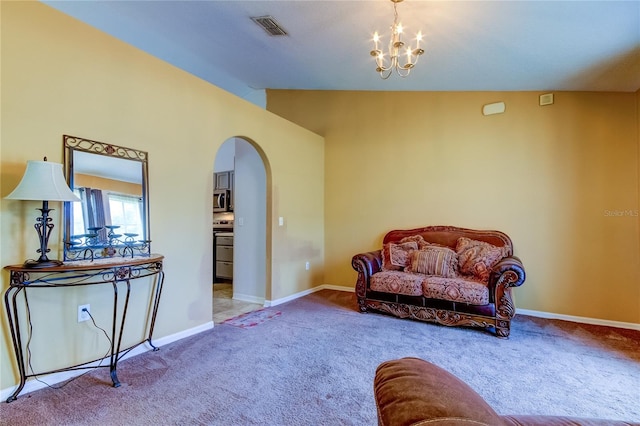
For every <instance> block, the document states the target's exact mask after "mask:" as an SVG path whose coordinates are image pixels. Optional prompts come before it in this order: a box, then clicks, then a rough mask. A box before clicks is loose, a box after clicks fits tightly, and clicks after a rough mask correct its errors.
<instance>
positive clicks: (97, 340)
mask: <svg viewBox="0 0 640 426" xmlns="http://www.w3.org/2000/svg"><path fill="white" fill-rule="evenodd" d="M0 5H1V19H2V21H1V24H2V25H1V26H2V40H1V43H2V45H1V48H2V75H1V79H2V80H1V85H2V100H1V102H2V103H1V107H2V109H1V130H0V131H1V134H0V136H1V141H2V145H1V154H2V159H1V163H0V164H1V167H2V168H1V176H2V182H1V187H0V190H1V193H0V195H1V196H3V197H4V196H6V195H7V194H8V193H9V192H10V191H11V190H12V189H13V188H14V187H15V185H17V183H18V181H19V180H20V178H21V176H22V174H23V172H24V169H25V165H26V161H27V160H30V159H40V158H42V157H43V156H45V155H46V156H47V157H48V159H49V161H56V162H62V159H63V145H62V135H63V134H70V135H76V136H81V137H87V138H90V139H93V140H98V141H103V142H111V143H114V144H117V145H120V146H128V147H133V148H137V149H140V150H143V151H147V152H148V153H149V183H150V219H151V237H152V240H153V243H152V248H153V251H154V252H159V253H162V254H164V255H165V256H166V260H165V272H166V281H165V287H164V292H163V295H162V301H161V305H160V310H159V314H158V320H157V323H156V329H155V331H156V332H155V337H156V338H160V337H164V336H169V335H171V334H174V333H179V332H182V331H184V330H189V329H191V328H193V327H198V326H201V325H203V324H207V323H209V322H210V321H211V320H212V286H211V283H212V270H211V269H212V234H211V222H212V212H211V205H212V203H211V198H212V193H213V179H212V177H213V163H214V158H215V155H216V151H217V149H218V148H219V147H220V145H221V144H222V143H223V142H224V141H225V140H226V139H228V138H230V137H232V136H242V137H244V138H246V139H247V140H250V141H252V142H254V143H255V144H256V145H257V147H258V149H259V151H260V152H261V156H262V158H263V159H264V160H265V161H266V166H265V169H266V170H267V182H268V188H267V197H268V198H269V199H270V201H269V203H268V210H267V227H268V230H267V234H268V238H267V239H268V240H271V245H270V246H269V247H268V248H267V254H268V256H269V258H268V259H267V260H266V262H267V271H268V272H267V274H268V276H267V279H268V280H269V281H270V282H268V283H266V284H265V285H266V286H267V287H266V296H267V299H270V300H276V299H279V298H284V297H287V296H290V295H292V294H294V293H296V292H300V291H303V290H306V289H309V288H312V287H314V286H317V285H319V284H321V283H322V282H323V281H324V277H323V276H322V275H321V274H320V273H318V271H322V270H323V263H324V242H323V239H324V228H323V226H324V225H323V221H324V204H323V203H324V142H323V139H322V138H321V137H319V136H317V135H315V134H313V133H311V132H309V131H307V130H305V129H302V128H300V127H298V126H296V125H294V124H292V123H290V122H288V121H286V120H283V119H282V118H280V117H277V116H275V115H273V114H271V113H269V112H266V111H264V110H263V109H260V108H258V107H256V106H254V105H252V104H250V103H248V102H245V101H243V100H241V99H239V98H237V97H235V96H233V95H231V94H229V93H227V92H224V91H222V90H220V89H218V88H216V87H214V86H212V85H210V84H207V83H205V82H204V81H202V80H200V79H198V78H195V77H193V76H192V75H189V74H187V73H185V72H183V71H180V70H178V69H176V68H174V67H172V66H169V65H167V64H166V63H164V62H162V61H160V60H158V59H155V58H153V57H151V56H150V55H147V54H145V53H142V52H140V51H138V50H137V49H134V48H132V47H131V46H129V45H126V44H124V43H122V42H120V41H118V40H116V39H114V38H112V37H109V36H107V35H105V34H103V33H101V32H99V31H97V30H95V29H92V28H90V27H89V26H87V25H85V24H82V23H79V22H78V21H75V20H74V19H71V18H69V17H67V16H66V15H63V14H61V13H60V12H57V11H55V10H53V9H51V8H49V7H48V6H46V5H43V4H42V3H39V2H0ZM53 204H54V205H53V206H52V207H53V208H55V209H56V211H55V212H54V213H53V221H54V224H55V226H56V227H55V229H54V234H53V236H52V239H51V242H50V247H51V248H52V256H51V257H58V256H60V253H59V251H60V249H61V245H60V238H61V237H60V234H61V230H62V226H61V210H60V206H59V205H55V204H56V203H53ZM36 207H38V203H36V202H22V201H13V200H4V199H2V200H0V213H1V216H0V233H1V243H0V248H1V253H0V263H1V264H2V265H8V264H18V263H21V262H22V261H24V260H25V259H26V258H29V257H31V258H32V257H34V256H35V254H36V253H35V250H36V248H37V238H36V235H35V232H34V231H33V223H34V222H35V214H36V213H34V209H35V208H36ZM279 216H283V217H284V218H285V226H284V227H279V226H277V217H279ZM274 219H275V220H274ZM301 245H302V246H305V247H309V248H310V249H311V251H312V252H313V255H314V258H313V259H310V261H311V262H312V264H313V265H316V271H315V273H314V274H313V275H312V274H311V273H310V271H305V269H304V262H303V261H301V260H300V259H298V258H297V257H295V256H294V254H295V253H293V251H292V248H294V247H299V246H301ZM0 276H1V288H2V290H3V292H4V290H5V289H6V288H7V286H8V274H7V272H6V271H3V272H2V274H1V275H0ZM140 287H141V288H142V290H140V289H138V286H136V289H134V293H135V294H134V296H133V297H134V300H133V301H132V302H131V303H133V305H132V307H131V308H130V314H131V315H132V316H131V317H130V318H129V320H128V325H127V326H128V327H129V326H131V327H134V326H135V324H136V318H137V317H140V316H141V315H140V312H144V309H140V307H141V306H144V298H145V297H146V296H147V295H148V289H146V290H145V289H144V287H143V286H142V285H141V286H140ZM111 297H112V296H111V290H110V289H109V288H106V287H104V288H95V287H92V288H84V289H65V290H60V289H53V290H42V291H31V292H30V305H31V310H32V313H33V314H34V318H33V320H34V333H35V334H34V339H33V341H32V350H33V353H34V368H36V370H42V369H45V368H52V367H55V366H60V365H64V364H66V363H67V362H69V361H73V362H76V361H86V360H87V359H92V358H91V357H93V358H95V357H97V356H102V355H103V354H104V352H105V348H106V342H105V339H104V337H103V336H101V333H100V332H99V331H97V330H95V329H94V328H93V327H91V326H89V323H80V324H78V323H77V322H76V307H77V304H80V303H90V304H91V309H92V312H95V313H96V314H97V316H98V317H97V320H98V323H99V324H102V325H103V326H105V327H107V328H108V326H109V324H110V317H109V309H110V307H111ZM136 307H137V308H136ZM0 317H1V319H0V321H1V324H2V340H1V342H2V343H1V348H0V350H1V353H0V363H1V371H0V375H1V377H2V379H1V382H0V388H2V389H6V388H7V387H9V386H13V385H14V384H15V383H17V369H16V365H15V362H14V355H13V353H12V349H11V342H10V338H9V335H8V331H7V322H6V315H5V312H4V309H3V311H2V314H1V316H0ZM43 353H45V354H46V355H45V356H42V354H43Z"/></svg>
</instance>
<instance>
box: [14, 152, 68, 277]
mask: <svg viewBox="0 0 640 426" xmlns="http://www.w3.org/2000/svg"><path fill="white" fill-rule="evenodd" d="M4 198H5V199H9V200H36V201H42V208H41V209H36V210H40V211H41V212H42V215H41V216H40V217H38V218H36V224H35V225H34V227H35V228H36V231H37V232H38V237H39V238H40V248H39V249H38V250H37V252H38V253H40V257H39V258H38V259H37V260H27V261H26V262H24V265H23V266H24V267H25V268H47V267H51V266H60V265H62V261H60V260H50V259H49V258H48V257H47V253H48V252H49V251H50V249H48V248H47V245H48V244H49V235H50V234H51V230H52V229H53V223H51V218H50V217H49V212H50V211H51V210H53V209H50V208H49V201H80V198H78V197H77V196H76V195H75V194H74V193H73V192H72V191H71V189H69V186H68V185H67V182H66V180H65V179H64V175H63V174H62V164H58V163H50V162H48V161H47V157H45V158H44V161H27V169H26V170H25V172H24V176H22V180H21V181H20V183H19V184H18V186H17V187H16V188H15V189H14V190H13V192H12V193H11V194H9V195H7V196H6V197H4Z"/></svg>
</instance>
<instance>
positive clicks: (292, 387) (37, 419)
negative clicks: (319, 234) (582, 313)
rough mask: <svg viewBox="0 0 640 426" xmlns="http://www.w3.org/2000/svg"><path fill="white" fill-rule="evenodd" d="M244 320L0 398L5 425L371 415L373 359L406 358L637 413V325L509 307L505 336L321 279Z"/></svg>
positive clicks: (487, 390) (500, 384) (585, 406)
mask: <svg viewBox="0 0 640 426" xmlns="http://www.w3.org/2000/svg"><path fill="white" fill-rule="evenodd" d="M269 309H273V310H274V311H280V312H281V314H280V315H278V316H276V317H274V318H272V319H270V320H269V321H266V322H264V323H261V324H259V325H257V326H254V327H251V328H240V327H235V326H232V325H226V324H221V325H216V326H215V328H214V329H213V330H210V331H207V332H204V333H201V334H199V335H197V336H192V337H190V338H187V339H183V340H181V341H179V342H175V343H173V344H170V345H166V346H164V347H162V348H161V350H160V351H158V352H148V353H145V354H142V355H139V356H137V357H134V358H131V359H128V360H126V361H124V362H122V363H121V364H120V365H119V370H118V376H119V378H120V380H121V382H122V383H123V385H122V387H120V388H117V389H116V388H113V387H111V386H110V380H109V377H108V372H107V371H104V370H100V371H95V372H91V373H90V374H87V375H85V376H83V377H81V378H79V379H77V380H75V381H72V382H71V383H69V384H68V385H67V386H65V387H64V388H62V389H58V390H52V389H43V390H40V391H36V392H33V393H31V394H27V395H22V396H20V397H18V400H17V401H14V402H12V403H10V404H6V403H1V404H0V419H1V422H2V424H11V425H26V424H29V425H35V424H38V425H54V424H55V425H58V424H59V425H62V424H64V425H88V424H90V425H117V424H136V425H146V424H160V425H174V424H187V425H375V424H376V422H377V420H376V409H375V403H374V400H373V389H372V382H373V376H374V372H375V369H376V367H377V366H378V364H379V363H380V362H382V361H385V360H389V359H394V358H400V357H404V356H416V357H420V358H423V359H426V360H428V361H431V362H434V363H436V364H438V365H440V366H441V367H443V368H445V369H447V370H448V371H451V372H452V373H454V374H455V375H457V376H458V377H460V378H461V379H463V380H465V381H466V382H467V383H469V384H470V385H471V386H472V387H473V388H474V389H476V390H477V391H478V392H479V393H480V394H481V395H482V396H483V397H484V398H485V399H486V400H487V401H488V402H489V403H490V404H491V405H492V406H493V407H494V408H495V409H496V411H498V412H499V413H500V414H508V413H517V414H553V415H555V414H557V415H569V416H584V417H605V418H612V419H621V420H632V421H636V422H638V421H640V403H639V401H640V332H638V331H631V330H623V329H613V328H608V327H598V326H590V325H584V324H577V323H571V322H566V321H555V320H545V319H539V318H533V317H526V316H517V317H516V319H515V320H514V322H513V325H512V333H511V337H510V338H509V339H508V340H505V339H498V338H496V337H494V336H493V335H492V334H490V333H488V332H485V331H482V330H471V329H464V328H450V327H442V326H437V325H432V324H426V323H420V322H415V321H409V320H400V319H396V318H393V317H388V316H384V315H378V314H361V313H359V312H357V311H356V305H355V296H354V295H353V294H352V293H341V292H336V291H329V290H324V291H321V292H318V293H314V294H311V295H309V296H306V297H303V298H301V299H297V300H294V301H292V302H289V303H286V304H283V305H279V306H277V307H275V308H269Z"/></svg>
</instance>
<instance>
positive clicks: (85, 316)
mask: <svg viewBox="0 0 640 426" xmlns="http://www.w3.org/2000/svg"><path fill="white" fill-rule="evenodd" d="M85 309H86V312H85ZM89 312H91V305H78V322H82V321H89V320H90V319H91V316H90V315H89Z"/></svg>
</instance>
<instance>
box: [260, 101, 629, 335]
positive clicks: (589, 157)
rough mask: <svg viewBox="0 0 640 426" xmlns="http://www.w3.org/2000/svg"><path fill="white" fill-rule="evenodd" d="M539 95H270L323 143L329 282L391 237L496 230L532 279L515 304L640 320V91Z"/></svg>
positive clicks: (343, 281)
mask: <svg viewBox="0 0 640 426" xmlns="http://www.w3.org/2000/svg"><path fill="white" fill-rule="evenodd" d="M538 95H539V93H533V92H531V93H529V92H505V93H482V92H473V93H464V92H429V93H417V92H407V93H392V92H318V91H279V90H271V91H268V93H267V108H268V109H269V110H270V111H272V112H275V113H277V114H280V115H282V116H283V117H285V118H287V119H290V120H292V121H293V122H295V123H298V124H300V125H302V126H305V127H307V128H309V129H311V130H313V131H315V132H317V133H318V134H321V135H324V136H325V143H326V148H325V155H326V163H325V170H326V181H325V182H326V185H325V190H326V204H325V251H326V273H325V278H326V280H327V283H329V284H335V285H343V286H353V285H354V283H355V279H356V273H355V272H354V271H353V270H352V268H351V265H350V260H351V257H352V256H353V255H354V254H356V253H359V252H363V251H368V250H372V249H377V248H379V247H380V244H381V240H382V237H383V235H384V234H385V233H386V232H387V231H389V230H391V229H398V228H400V229H402V228H413V227H420V226H426V225H456V226H462V227H469V228H477V229H499V230H502V231H504V232H506V233H507V234H508V235H509V236H511V238H512V239H513V241H514V245H515V252H516V255H518V256H520V257H521V259H522V261H523V263H524V265H525V268H526V271H527V281H526V282H525V284H524V285H523V286H522V287H520V288H518V289H517V290H516V291H515V297H516V299H517V306H518V307H519V308H524V309H529V310H537V311H545V312H550V313H556V314H565V315H573V316H582V317H590V318H598V319H604V320H612V321H621V322H629V323H640V297H639V296H640V293H639V283H640V260H639V256H640V248H639V226H638V220H637V219H636V217H635V216H634V214H635V211H636V210H637V209H638V197H639V192H638V189H639V188H638V187H639V185H640V183H639V182H638V163H639V160H638V128H637V126H638V116H637V113H636V103H637V97H638V96H637V94H634V93H568V92H557V93H555V104H554V105H550V106H544V107H541V106H539V105H538ZM497 101H504V102H505V103H506V112H505V113H504V114H500V115H493V116H486V117H485V116H483V115H482V114H481V110H482V106H483V105H484V104H486V103H491V102H497ZM619 212H622V216H617V215H618V214H620V213H619Z"/></svg>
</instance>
